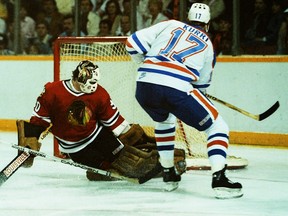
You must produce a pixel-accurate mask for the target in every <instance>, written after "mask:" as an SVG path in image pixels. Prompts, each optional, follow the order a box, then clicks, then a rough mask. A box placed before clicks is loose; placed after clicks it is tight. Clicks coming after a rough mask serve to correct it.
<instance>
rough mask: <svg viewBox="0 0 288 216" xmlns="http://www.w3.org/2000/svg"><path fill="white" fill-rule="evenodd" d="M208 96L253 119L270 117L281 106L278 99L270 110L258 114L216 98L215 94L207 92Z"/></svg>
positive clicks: (258, 119)
mask: <svg viewBox="0 0 288 216" xmlns="http://www.w3.org/2000/svg"><path fill="white" fill-rule="evenodd" d="M206 97H208V98H210V99H211V100H214V101H216V102H218V103H221V104H223V105H224V106H227V107H229V108H230V109H233V110H236V111H237V112H240V113H242V114H243V115H246V116H248V117H250V118H253V119H255V120H257V121H262V120H264V119H266V118H268V117H269V116H271V115H272V114H273V113H274V112H276V110H277V109H278V108H279V106H280V103H279V101H277V102H275V104H273V106H271V107H270V108H269V109H268V110H266V111H265V112H263V113H261V114H259V115H257V114H252V113H250V112H247V111H245V110H243V109H241V108H239V107H236V106H234V105H232V104H230V103H227V102H225V101H223V100H220V99H218V98H216V97H214V96H212V95H209V94H206Z"/></svg>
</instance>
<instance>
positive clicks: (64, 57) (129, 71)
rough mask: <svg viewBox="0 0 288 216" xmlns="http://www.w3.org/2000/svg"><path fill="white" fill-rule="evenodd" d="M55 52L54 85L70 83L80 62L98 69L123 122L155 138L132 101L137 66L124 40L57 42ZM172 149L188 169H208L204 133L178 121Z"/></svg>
mask: <svg viewBox="0 0 288 216" xmlns="http://www.w3.org/2000/svg"><path fill="white" fill-rule="evenodd" d="M54 49H55V51H54V80H55V81H56V80H62V79H70V78H71V75H72V71H73V70H74V69H75V68H76V66H77V65H78V63H79V62H80V61H82V60H90V61H92V62H94V63H95V64H97V65H98V66H99V69H100V81H99V84H100V85H102V86H103V87H104V88H105V89H106V90H107V91H108V92H109V94H110V96H111V98H112V100H113V102H114V104H115V105H116V106H117V107H118V108H119V110H120V113H121V114H122V115H123V116H124V118H125V119H126V120H127V121H128V122H130V123H135V124H140V125H141V126H142V127H143V128H144V130H145V132H146V133H147V134H149V135H152V136H153V135H154V122H153V121H152V120H151V119H150V117H149V116H148V115H147V114H146V113H145V112H144V111H143V109H142V108H141V107H140V106H139V104H138V103H137V101H136V99H135V87H136V81H135V80H136V74H137V68H138V65H137V64H136V63H134V62H133V61H132V60H131V58H130V56H129V55H128V53H127V51H126V49H125V38H121V37H106V38H99V37H98V38H96V37H77V38H68V37H67V38H58V39H57V40H56V42H55V45H54ZM55 146H56V147H54V148H56V150H55V151H56V155H57V145H55ZM175 147H176V148H181V149H184V150H185V151H186V155H187V166H188V168H189V169H209V167H210V166H209V162H208V159H207V152H206V135H205V133H203V132H199V131H197V130H196V129H194V128H192V127H189V126H187V125H186V124H185V123H183V122H182V121H180V120H177V126H176V143H175ZM229 158H234V159H233V160H234V161H235V160H236V161H238V159H239V158H236V157H231V156H230V157H229ZM228 167H229V161H228ZM231 167H232V166H231ZM235 168H237V166H235Z"/></svg>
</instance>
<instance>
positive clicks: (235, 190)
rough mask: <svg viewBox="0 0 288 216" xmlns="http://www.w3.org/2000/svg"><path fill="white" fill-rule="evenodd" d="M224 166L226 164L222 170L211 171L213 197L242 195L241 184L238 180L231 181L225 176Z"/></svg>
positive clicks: (226, 197) (227, 197)
mask: <svg viewBox="0 0 288 216" xmlns="http://www.w3.org/2000/svg"><path fill="white" fill-rule="evenodd" d="M226 167H227V165H225V167H224V168H223V169H222V170H220V171H218V172H215V173H213V178H212V188H213V190H214V192H215V197H216V198H218V199H230V198H237V197H242V196H243V192H242V185H241V184H240V183H238V182H232V181H231V180H229V179H228V178H227V177H226V175H225V171H226Z"/></svg>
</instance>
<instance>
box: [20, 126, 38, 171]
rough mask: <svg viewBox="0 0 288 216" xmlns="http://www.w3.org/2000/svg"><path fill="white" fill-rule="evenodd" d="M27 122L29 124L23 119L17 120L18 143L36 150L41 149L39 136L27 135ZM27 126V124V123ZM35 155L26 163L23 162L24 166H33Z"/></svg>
mask: <svg viewBox="0 0 288 216" xmlns="http://www.w3.org/2000/svg"><path fill="white" fill-rule="evenodd" d="M25 123H26V124H29V123H27V122H24V121H23V120H17V121H16V125H17V132H18V145H19V146H23V147H26V148H30V149H32V150H36V151H39V150H40V147H41V143H40V142H38V138H37V137H26V136H25ZM26 127H27V125H26ZM39 136H40V134H39ZM21 153H22V152H21V151H18V154H21ZM34 157H35V156H33V155H31V156H30V157H29V158H28V159H27V160H26V161H25V162H24V163H23V165H22V166H23V167H27V168H28V167H31V166H32V165H33V161H34Z"/></svg>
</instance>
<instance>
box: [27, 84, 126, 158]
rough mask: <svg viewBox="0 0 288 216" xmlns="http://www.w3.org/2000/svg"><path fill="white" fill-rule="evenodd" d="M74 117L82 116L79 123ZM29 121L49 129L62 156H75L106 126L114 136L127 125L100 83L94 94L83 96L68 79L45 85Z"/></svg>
mask: <svg viewBox="0 0 288 216" xmlns="http://www.w3.org/2000/svg"><path fill="white" fill-rule="evenodd" d="M73 115H78V116H79V117H81V122H80V123H79V121H78V122H76V123H75V121H73ZM30 122H31V123H33V124H36V125H41V126H44V127H48V126H49V124H50V123H52V125H53V126H52V128H51V130H52V133H53V135H54V136H55V137H56V139H57V140H58V142H59V145H60V150H61V152H64V153H74V152H77V151H79V150H81V149H83V148H85V147H86V146H87V145H88V144H89V143H91V142H92V141H93V140H94V139H95V138H96V137H97V135H98V134H99V132H100V131H101V129H102V127H103V126H105V127H108V128H110V129H111V131H113V132H114V134H115V135H116V136H118V135H119V133H120V132H121V131H122V128H121V125H122V124H123V122H125V124H128V123H127V122H126V121H125V119H124V118H123V117H122V116H121V115H120V113H119V110H118V109H117V107H116V106H115V105H114V104H113V102H112V100H111V98H110V95H109V94H108V92H107V91H106V90H105V89H104V88H103V87H102V86H100V85H99V84H98V85H97V89H96V91H95V92H93V93H91V94H85V93H82V92H79V91H76V90H75V89H74V88H73V85H72V81H71V80H64V81H58V82H53V83H47V84H46V85H45V88H44V91H43V92H42V93H41V95H40V96H39V97H38V98H37V102H36V105H35V107H34V112H33V115H32V117H31V119H30Z"/></svg>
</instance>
